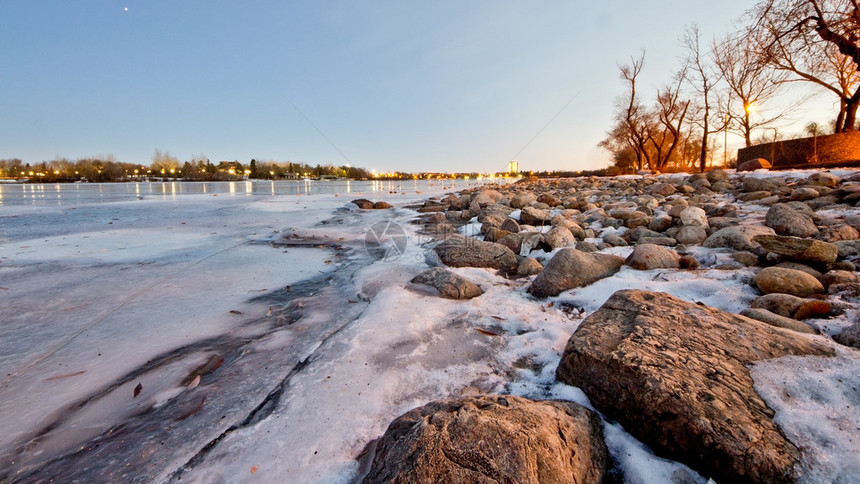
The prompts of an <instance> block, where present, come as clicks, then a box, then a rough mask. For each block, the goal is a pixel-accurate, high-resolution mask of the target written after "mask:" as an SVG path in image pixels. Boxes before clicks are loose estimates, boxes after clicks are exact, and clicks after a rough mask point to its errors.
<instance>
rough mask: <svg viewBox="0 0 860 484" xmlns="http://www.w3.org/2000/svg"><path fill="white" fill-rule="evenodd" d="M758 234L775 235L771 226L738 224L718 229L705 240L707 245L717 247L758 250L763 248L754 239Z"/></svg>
mask: <svg viewBox="0 0 860 484" xmlns="http://www.w3.org/2000/svg"><path fill="white" fill-rule="evenodd" d="M756 235H774V231H773V229H772V228H770V227H762V226H761V225H736V226H732V227H725V228H722V229H720V230H717V231H716V232H714V233H713V234H711V235H710V237H708V238H707V240H705V243H704V244H703V245H704V246H705V247H709V248H712V249H716V248H719V247H728V248H730V249H735V250H746V251H749V252H756V251H758V250H762V249H761V245H759V243H758V242H755V241H753V237H755V236H756Z"/></svg>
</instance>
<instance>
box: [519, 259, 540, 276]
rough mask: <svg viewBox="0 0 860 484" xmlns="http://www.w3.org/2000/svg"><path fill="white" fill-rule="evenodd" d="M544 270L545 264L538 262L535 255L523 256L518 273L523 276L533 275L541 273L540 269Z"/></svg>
mask: <svg viewBox="0 0 860 484" xmlns="http://www.w3.org/2000/svg"><path fill="white" fill-rule="evenodd" d="M542 270H543V265H541V263H540V262H538V260H537V259H535V258H534V257H523V260H521V261H520V265H519V266H517V275H518V276H521V277H526V276H533V275H535V274H540V271H542Z"/></svg>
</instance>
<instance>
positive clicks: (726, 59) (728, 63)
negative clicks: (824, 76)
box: [712, 29, 791, 147]
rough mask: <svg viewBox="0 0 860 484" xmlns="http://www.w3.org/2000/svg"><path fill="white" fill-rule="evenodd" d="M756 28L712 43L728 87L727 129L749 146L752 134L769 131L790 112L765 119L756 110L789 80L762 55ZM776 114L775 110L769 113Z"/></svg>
mask: <svg viewBox="0 0 860 484" xmlns="http://www.w3.org/2000/svg"><path fill="white" fill-rule="evenodd" d="M753 30H754V29H750V30H749V31H741V32H738V33H734V34H731V35H728V36H726V37H725V38H723V39H722V40H721V41H715V42H714V43H713V49H712V50H713V55H714V62H715V64H716V66H717V69H719V71H720V74H721V75H722V78H723V80H724V81H725V85H726V88H727V91H728V92H727V93H726V96H725V101H724V110H725V113H724V119H725V121H726V122H727V123H729V125H728V129H729V130H731V131H733V132H736V133H738V134H739V135H741V136H742V137H743V138H744V142H745V143H746V146H747V147H749V146H752V132H753V130H756V129H762V128H767V127H769V126H771V125H773V124H775V123H776V122H777V121H779V120H781V119H782V118H784V117H785V115H786V114H787V113H788V112H789V111H790V110H791V108H790V107H789V108H786V109H784V110H782V111H780V112H777V113H776V114H773V115H770V116H765V115H764V113H763V112H762V111H761V110H759V114H758V115H757V116H756V118H755V119H754V118H753V116H752V113H753V112H754V111H756V109H757V107H758V106H759V105H761V104H763V103H766V102H767V100H769V99H772V98H773V97H774V96H776V95H777V94H778V93H779V90H780V86H781V84H782V83H783V82H784V81H785V79H786V78H787V77H788V74H787V73H785V72H783V71H778V70H774V69H773V68H772V67H771V65H770V64H769V63H768V61H767V58H766V57H765V56H763V55H762V53H761V51H760V49H759V46H760V45H761V43H760V40H759V39H758V38H756V37H755V35H753V34H754V32H753ZM770 112H773V110H770Z"/></svg>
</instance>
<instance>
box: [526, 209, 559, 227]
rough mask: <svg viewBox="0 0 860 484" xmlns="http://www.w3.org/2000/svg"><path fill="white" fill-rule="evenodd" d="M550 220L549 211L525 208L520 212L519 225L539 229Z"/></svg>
mask: <svg viewBox="0 0 860 484" xmlns="http://www.w3.org/2000/svg"><path fill="white" fill-rule="evenodd" d="M551 219H552V216H551V215H550V211H549V210H541V209H538V208H534V207H525V208H523V209H522V210H521V211H520V223H523V224H526V225H534V226H535V227H539V226H541V225H547V224H548V223H549V221H550V220H551Z"/></svg>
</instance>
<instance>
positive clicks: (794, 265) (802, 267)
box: [775, 261, 821, 279]
mask: <svg viewBox="0 0 860 484" xmlns="http://www.w3.org/2000/svg"><path fill="white" fill-rule="evenodd" d="M775 267H782V268H785V269H794V270H796V271H801V272H805V273H807V274H809V275H810V276H812V277H814V278H816V279H818V278H820V277H821V273H820V272H818V271H816V270H815V269H813V268H811V267H809V266H808V265H806V264H803V263H801V262H794V261H785V262H780V263H779V264H777V265H776V266H775Z"/></svg>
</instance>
